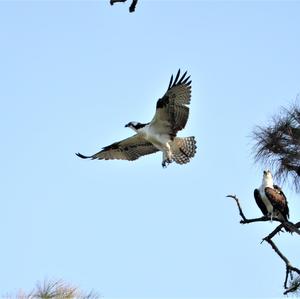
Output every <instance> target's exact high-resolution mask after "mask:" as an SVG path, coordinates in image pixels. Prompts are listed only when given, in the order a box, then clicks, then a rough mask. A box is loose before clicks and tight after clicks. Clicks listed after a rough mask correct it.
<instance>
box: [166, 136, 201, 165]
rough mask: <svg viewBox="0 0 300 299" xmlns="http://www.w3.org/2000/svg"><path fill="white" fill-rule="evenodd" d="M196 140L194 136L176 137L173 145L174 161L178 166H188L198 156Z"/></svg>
mask: <svg viewBox="0 0 300 299" xmlns="http://www.w3.org/2000/svg"><path fill="white" fill-rule="evenodd" d="M196 148H197V146H196V140H195V137H194V136H191V137H184V138H180V137H175V138H174V140H173V142H172V144H171V149H172V155H173V160H174V161H175V162H176V163H178V164H186V163H188V162H190V159H191V158H193V157H194V156H195V154H196Z"/></svg>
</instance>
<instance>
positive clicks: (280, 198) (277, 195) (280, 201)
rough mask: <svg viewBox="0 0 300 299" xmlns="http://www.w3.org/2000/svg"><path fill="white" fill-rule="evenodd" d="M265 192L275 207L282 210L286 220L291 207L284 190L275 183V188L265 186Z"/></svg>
mask: <svg viewBox="0 0 300 299" xmlns="http://www.w3.org/2000/svg"><path fill="white" fill-rule="evenodd" d="M265 194H266V196H267V197H268V199H269V201H270V202H271V204H272V206H273V208H274V209H276V210H278V211H279V212H281V214H282V216H283V217H284V219H285V220H287V218H288V217H289V207H288V203H287V199H286V197H285V195H284V193H283V192H282V190H281V188H280V187H278V186H277V185H274V188H269V187H267V188H265Z"/></svg>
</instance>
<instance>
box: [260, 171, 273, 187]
mask: <svg viewBox="0 0 300 299" xmlns="http://www.w3.org/2000/svg"><path fill="white" fill-rule="evenodd" d="M262 183H263V185H264V186H268V187H272V188H273V177H272V173H271V171H270V170H264V174H263V181H262Z"/></svg>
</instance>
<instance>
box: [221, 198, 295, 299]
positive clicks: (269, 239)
mask: <svg viewBox="0 0 300 299" xmlns="http://www.w3.org/2000/svg"><path fill="white" fill-rule="evenodd" d="M227 197H230V198H233V199H234V200H235V202H236V204H237V207H238V210H239V214H240V216H241V218H242V220H241V221H240V223H241V224H246V223H253V222H264V221H269V220H271V219H270V218H269V217H267V216H263V217H260V218H253V219H248V218H247V217H246V216H245V214H244V212H243V210H242V208H241V205H240V202H239V199H238V198H237V196H236V195H227ZM273 220H274V221H278V222H280V224H279V225H278V226H277V227H276V228H275V229H274V230H273V231H272V232H271V233H270V234H269V235H268V236H266V237H265V238H263V240H262V241H266V242H267V243H268V244H269V245H270V246H271V247H272V249H273V250H274V251H275V252H276V254H277V255H278V256H279V257H280V258H281V260H283V262H284V263H285V266H286V273H285V279H284V284H283V286H284V289H285V292H284V293H283V294H284V295H286V294H288V293H291V292H295V291H297V290H299V288H300V270H299V269H298V268H296V267H294V266H292V264H291V262H290V261H289V260H288V258H287V257H286V256H285V255H284V254H283V253H282V252H281V251H280V250H279V248H278V247H277V245H276V244H275V242H274V241H273V240H272V238H273V237H274V236H275V235H277V234H278V233H279V232H281V231H282V229H283V228H285V229H286V231H288V232H290V233H293V232H295V233H297V234H298V235H300V231H299V228H300V222H297V223H296V224H294V223H292V222H290V221H284V222H282V221H280V220H279V219H277V218H273ZM293 273H297V274H298V277H297V278H296V279H295V280H294V279H293ZM289 278H290V279H289ZM289 281H290V286H288V282H289Z"/></svg>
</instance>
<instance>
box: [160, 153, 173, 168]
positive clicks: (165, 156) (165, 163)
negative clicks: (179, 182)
mask: <svg viewBox="0 0 300 299" xmlns="http://www.w3.org/2000/svg"><path fill="white" fill-rule="evenodd" d="M170 163H172V154H171V153H170V152H169V151H166V152H165V151H164V152H163V161H162V163H161V165H162V167H163V168H166V167H167V166H168V164H170Z"/></svg>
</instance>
